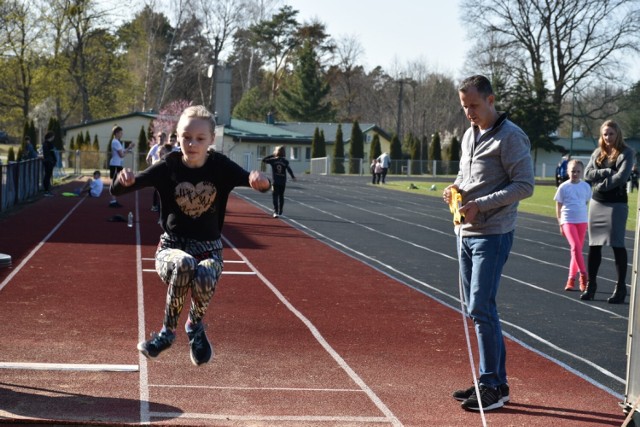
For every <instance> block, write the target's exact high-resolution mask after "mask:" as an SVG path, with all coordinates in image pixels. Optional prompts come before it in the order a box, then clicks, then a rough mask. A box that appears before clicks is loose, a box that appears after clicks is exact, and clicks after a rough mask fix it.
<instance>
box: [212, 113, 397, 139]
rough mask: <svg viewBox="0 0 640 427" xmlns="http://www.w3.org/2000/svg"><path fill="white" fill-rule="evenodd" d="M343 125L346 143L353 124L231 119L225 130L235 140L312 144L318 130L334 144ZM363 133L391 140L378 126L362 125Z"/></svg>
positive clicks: (349, 137)
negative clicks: (271, 122) (374, 134)
mask: <svg viewBox="0 0 640 427" xmlns="http://www.w3.org/2000/svg"><path fill="white" fill-rule="evenodd" d="M339 124H341V125H342V134H343V138H344V141H345V142H348V141H349V140H350V139H351V128H352V127H353V123H311V122H309V123H302V122H298V123H296V122H275V123H273V124H269V123H262V122H250V121H246V120H238V119H231V126H229V127H225V128H224V133H225V135H229V136H231V137H233V138H234V139H244V140H246V141H269V140H273V139H276V140H278V141H282V140H285V141H286V140H289V141H295V142H308V143H311V140H312V139H313V134H314V133H315V130H316V128H318V129H320V130H322V131H323V132H324V138H325V142H327V143H329V144H332V143H334V142H335V137H336V131H337V130H338V125H339ZM360 129H361V130H362V132H363V133H367V132H369V131H374V132H377V133H379V134H381V135H382V136H383V137H385V138H386V139H391V138H390V137H389V135H388V134H387V133H386V132H385V131H384V130H382V129H380V128H379V127H378V126H376V125H375V124H372V123H363V124H360Z"/></svg>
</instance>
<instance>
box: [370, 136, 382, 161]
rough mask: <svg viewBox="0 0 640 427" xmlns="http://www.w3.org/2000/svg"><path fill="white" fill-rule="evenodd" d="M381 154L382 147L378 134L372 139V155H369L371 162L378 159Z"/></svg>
mask: <svg viewBox="0 0 640 427" xmlns="http://www.w3.org/2000/svg"><path fill="white" fill-rule="evenodd" d="M381 154H382V147H381V145H380V136H379V135H378V134H377V133H376V134H375V135H373V138H372V139H371V153H369V160H374V159H377V158H378V157H380V155H381Z"/></svg>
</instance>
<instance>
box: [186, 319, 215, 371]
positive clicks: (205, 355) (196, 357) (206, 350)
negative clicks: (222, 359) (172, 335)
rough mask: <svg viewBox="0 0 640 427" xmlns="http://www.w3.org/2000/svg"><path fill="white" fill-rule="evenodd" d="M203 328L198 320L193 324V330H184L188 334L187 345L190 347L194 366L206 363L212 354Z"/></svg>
mask: <svg viewBox="0 0 640 427" xmlns="http://www.w3.org/2000/svg"><path fill="white" fill-rule="evenodd" d="M185 329H186V328H185ZM204 329H205V328H204V325H203V324H202V322H200V323H198V324H197V325H196V326H195V329H194V330H192V331H190V330H188V329H187V330H186V331H187V335H188V336H189V347H190V348H191V362H192V363H193V364H194V365H196V366H200V365H202V364H203V363H207V362H208V361H209V360H211V356H213V349H212V348H211V343H209V340H208V339H207V334H205V332H204Z"/></svg>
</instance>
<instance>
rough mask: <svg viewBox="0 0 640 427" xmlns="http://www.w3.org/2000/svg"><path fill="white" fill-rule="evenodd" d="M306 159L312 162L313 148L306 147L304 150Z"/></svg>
mask: <svg viewBox="0 0 640 427" xmlns="http://www.w3.org/2000/svg"><path fill="white" fill-rule="evenodd" d="M304 159H305V160H311V147H305V149H304Z"/></svg>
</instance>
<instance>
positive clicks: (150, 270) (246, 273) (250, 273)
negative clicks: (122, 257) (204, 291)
mask: <svg viewBox="0 0 640 427" xmlns="http://www.w3.org/2000/svg"><path fill="white" fill-rule="evenodd" d="M142 272H143V273H155V272H156V271H155V270H154V269H153V268H143V269H142ZM222 274H226V275H236V276H255V275H256V273H254V272H253V271H223V272H222Z"/></svg>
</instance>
